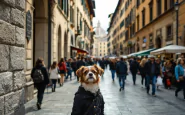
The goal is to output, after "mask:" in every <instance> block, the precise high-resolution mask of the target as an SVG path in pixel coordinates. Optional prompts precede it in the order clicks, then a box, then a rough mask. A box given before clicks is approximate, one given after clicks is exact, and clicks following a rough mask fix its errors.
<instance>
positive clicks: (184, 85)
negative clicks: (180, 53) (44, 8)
mask: <svg viewBox="0 0 185 115" xmlns="http://www.w3.org/2000/svg"><path fill="white" fill-rule="evenodd" d="M184 65H185V61H184V60H183V59H182V58H179V59H178V60H177V66H176V67H175V77H176V80H177V89H176V91H175V96H176V97H178V92H179V91H181V90H182V89H183V95H184V100H185V68H184V67H183V66H184Z"/></svg>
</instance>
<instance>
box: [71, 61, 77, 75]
mask: <svg viewBox="0 0 185 115" xmlns="http://www.w3.org/2000/svg"><path fill="white" fill-rule="evenodd" d="M71 67H72V69H73V72H74V75H75V76H76V70H77V60H76V59H74V60H73V61H72V62H71Z"/></svg>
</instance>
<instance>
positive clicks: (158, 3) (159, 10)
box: [157, 0, 161, 16]
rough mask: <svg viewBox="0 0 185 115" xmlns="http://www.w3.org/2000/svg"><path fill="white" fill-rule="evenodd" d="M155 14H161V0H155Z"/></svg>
mask: <svg viewBox="0 0 185 115" xmlns="http://www.w3.org/2000/svg"><path fill="white" fill-rule="evenodd" d="M157 15H158V16H159V15H161V0H157Z"/></svg>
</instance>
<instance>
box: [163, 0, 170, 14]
mask: <svg viewBox="0 0 185 115" xmlns="http://www.w3.org/2000/svg"><path fill="white" fill-rule="evenodd" d="M168 1H169V0H164V11H166V10H167V9H168Z"/></svg>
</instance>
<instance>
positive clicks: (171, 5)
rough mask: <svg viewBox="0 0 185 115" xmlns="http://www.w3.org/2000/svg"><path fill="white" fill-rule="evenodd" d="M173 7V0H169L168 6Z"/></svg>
mask: <svg viewBox="0 0 185 115" xmlns="http://www.w3.org/2000/svg"><path fill="white" fill-rule="evenodd" d="M172 7H174V0H170V8H172Z"/></svg>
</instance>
